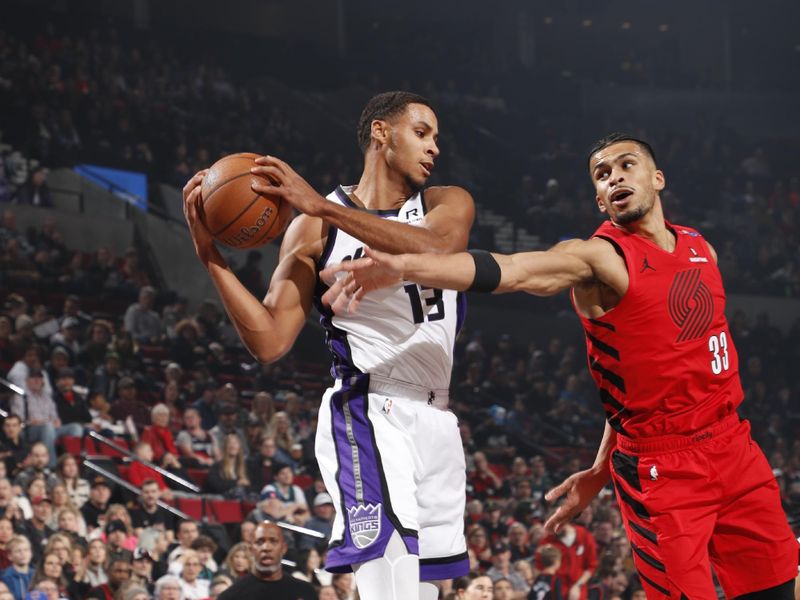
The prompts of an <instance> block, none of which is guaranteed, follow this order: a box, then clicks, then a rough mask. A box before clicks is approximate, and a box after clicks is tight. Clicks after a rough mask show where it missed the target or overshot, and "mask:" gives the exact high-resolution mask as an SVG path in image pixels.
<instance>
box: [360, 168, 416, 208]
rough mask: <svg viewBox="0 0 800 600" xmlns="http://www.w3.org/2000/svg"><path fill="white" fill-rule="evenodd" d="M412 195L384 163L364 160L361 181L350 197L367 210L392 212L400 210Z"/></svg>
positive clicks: (406, 184) (406, 183) (398, 175)
mask: <svg viewBox="0 0 800 600" xmlns="http://www.w3.org/2000/svg"><path fill="white" fill-rule="evenodd" d="M414 193H415V190H412V189H411V188H410V187H409V185H408V182H407V181H406V180H405V178H404V177H402V176H401V175H400V174H398V173H397V172H396V171H393V170H391V169H390V168H389V167H388V166H387V165H386V163H385V162H384V161H382V160H375V159H374V158H373V159H372V160H370V159H367V160H366V162H365V164H364V172H363V173H362V174H361V179H359V181H358V185H357V186H356V188H355V189H354V190H353V191H352V192H350V195H351V196H354V198H353V199H354V200H355V201H356V202H357V203H358V204H359V205H361V206H363V207H364V208H367V209H369V210H392V209H396V208H400V207H401V206H402V205H403V204H404V203H405V201H406V200H408V199H409V198H410V197H411V196H412V195H413V194H414Z"/></svg>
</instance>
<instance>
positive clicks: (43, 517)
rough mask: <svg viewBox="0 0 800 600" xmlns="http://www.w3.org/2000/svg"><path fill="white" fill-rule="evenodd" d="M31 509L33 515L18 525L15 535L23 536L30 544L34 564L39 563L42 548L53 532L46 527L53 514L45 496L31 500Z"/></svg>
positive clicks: (51, 506) (48, 499) (48, 500)
mask: <svg viewBox="0 0 800 600" xmlns="http://www.w3.org/2000/svg"><path fill="white" fill-rule="evenodd" d="M30 501H31V509H32V511H33V515H32V516H31V518H30V519H26V520H24V521H23V522H22V523H18V524H17V527H16V530H17V533H19V534H21V535H24V536H25V537H26V538H27V539H28V540H29V541H30V542H31V549H32V552H33V560H34V562H37V563H38V562H39V559H40V558H41V554H42V546H43V544H44V542H46V541H47V538H49V537H50V536H51V535H53V534H54V533H55V530H53V529H52V528H50V527H49V526H48V525H47V522H48V521H49V520H50V516H51V514H52V512H53V505H52V504H51V503H50V498H48V497H47V496H39V497H37V498H31V499H30Z"/></svg>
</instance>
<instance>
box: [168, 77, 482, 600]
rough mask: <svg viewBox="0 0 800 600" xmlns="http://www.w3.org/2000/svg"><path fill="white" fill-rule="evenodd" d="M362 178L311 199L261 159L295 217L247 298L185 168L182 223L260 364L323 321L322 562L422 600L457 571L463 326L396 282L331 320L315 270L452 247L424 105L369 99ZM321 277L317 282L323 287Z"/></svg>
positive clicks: (459, 192) (368, 590)
mask: <svg viewBox="0 0 800 600" xmlns="http://www.w3.org/2000/svg"><path fill="white" fill-rule="evenodd" d="M358 138H359V144H360V146H361V149H362V151H363V153H364V171H363V173H362V175H361V178H360V180H359V182H358V184H357V185H355V186H351V187H338V188H337V189H336V190H334V191H333V192H332V193H331V194H330V195H328V197H327V198H323V197H322V196H320V195H319V194H317V193H316V192H315V191H314V190H313V189H312V188H311V186H310V185H309V184H308V183H307V182H306V181H305V180H303V179H302V178H301V177H300V176H299V175H298V174H297V173H296V172H294V171H293V170H292V169H291V167H289V166H288V165H287V164H286V163H284V162H283V161H281V160H279V159H277V158H274V157H269V156H267V157H264V158H261V159H259V160H258V161H257V163H258V166H257V167H256V168H255V169H253V172H254V173H255V174H258V175H262V176H264V177H266V178H268V179H269V180H270V181H271V182H273V183H274V184H275V185H269V184H264V185H254V186H253V189H254V190H255V191H257V192H261V193H265V194H270V195H277V196H280V197H281V198H283V199H284V200H286V201H288V202H290V203H291V204H292V205H293V206H294V207H295V208H297V209H298V210H299V211H300V212H301V213H303V214H301V215H300V216H299V217H297V218H296V219H295V220H294V221H293V222H292V223H291V225H290V226H289V229H288V230H287V232H286V235H285V236H284V239H283V243H282V244H281V250H280V260H279V264H278V266H277V268H276V270H275V272H274V274H273V276H272V280H271V282H270V287H269V291H268V292H267V295H266V297H265V298H264V299H263V301H262V300H259V299H257V298H255V297H254V296H252V295H251V294H250V293H249V292H248V291H247V290H246V289H245V287H244V285H242V283H241V282H240V281H239V280H238V279H237V278H236V276H235V275H234V274H233V272H232V271H231V270H230V268H229V267H228V265H227V264H226V263H225V261H224V259H223V257H222V256H221V254H220V253H219V251H218V250H217V249H216V248H215V247H214V244H213V241H212V238H211V235H210V234H209V232H208V230H207V229H206V228H205V226H204V225H203V223H202V220H201V219H200V215H201V211H202V198H201V195H200V184H201V182H202V179H203V176H204V175H205V171H200V172H199V173H197V174H196V175H195V176H194V177H192V179H190V180H189V182H188V183H187V184H186V186H185V187H184V190H183V198H184V213H185V215H186V220H187V223H188V224H189V230H190V232H191V234H192V238H193V240H194V245H195V249H196V251H197V255H198V257H199V258H200V260H201V262H202V263H203V265H204V266H205V267H206V268H207V270H208V272H209V275H210V276H211V279H212V281H213V282H214V284H215V286H216V288H217V290H218V292H219V294H220V297H221V298H222V301H223V303H224V305H225V309H226V311H227V312H228V315H229V316H230V318H231V321H232V322H233V323H234V325H235V326H236V329H237V331H238V332H239V335H240V336H241V338H242V341H243V342H244V344H245V345H246V346H247V348H248V349H249V350H250V352H251V353H252V354H253V356H255V357H256V358H257V359H258V360H259V361H261V362H272V361H275V360H277V359H279V358H280V357H281V356H283V355H284V354H285V353H286V352H287V351H288V350H289V349H290V348H291V346H292V344H293V343H294V341H295V339H296V337H297V335H298V334H299V332H300V329H301V328H302V327H303V324H304V323H305V321H306V318H307V317H308V314H309V312H310V311H311V307H312V304H313V303H315V302H316V303H317V307H318V308H319V310H320V313H321V315H322V323H323V325H324V326H325V328H326V341H327V343H328V346H329V348H330V350H331V353H332V355H333V367H332V369H331V371H332V374H333V376H334V377H335V381H334V384H333V386H332V387H331V388H330V389H329V390H328V391H327V392H326V393H325V395H324V397H323V401H322V405H321V407H320V413H319V425H318V430H317V439H316V454H317V460H318V462H319V466H320V470H321V472H322V475H323V478H324V480H325V485H326V487H327V488H328V490H329V492H330V494H331V496H332V497H333V500H334V503H335V506H336V519H335V521H334V527H333V534H332V540H331V546H330V551H329V553H328V560H327V564H326V568H327V569H328V570H332V571H349V570H353V571H355V575H356V582H357V585H358V589H359V593H360V595H361V598H362V599H363V600H409V599H410V600H414V599H416V598H419V599H420V600H433V599H435V598H437V596H438V590H437V588H436V586H435V585H434V584H433V583H431V582H432V581H435V580H446V579H450V578H453V577H458V576H461V575H464V574H466V573H467V571H468V570H469V562H468V559H467V552H466V545H465V541H464V536H463V511H464V501H465V490H464V485H465V468H464V454H463V450H462V446H461V440H460V436H459V432H458V427H457V422H456V418H455V416H454V415H453V414H452V413H451V412H449V411H448V410H447V403H448V392H447V390H448V387H449V384H450V372H451V367H452V362H453V345H454V342H455V336H456V334H457V332H458V328H459V327H460V326H461V323H462V321H463V314H464V311H463V302H462V298H461V297H460V296H459V295H458V294H457V293H455V292H451V291H442V290H437V289H427V288H423V287H420V286H417V285H416V284H409V285H398V286H395V287H394V288H392V289H387V290H384V291H383V292H382V293H380V294H376V295H375V296H374V297H372V298H370V299H369V304H367V303H366V302H367V301H366V300H365V303H362V307H361V310H360V311H359V312H358V313H357V314H352V315H343V316H334V315H333V313H332V312H331V311H330V310H329V309H328V308H326V307H324V306H323V305H322V304H321V302H319V299H320V297H321V295H322V294H323V293H324V292H325V291H326V289H327V285H326V283H325V282H323V281H321V280H320V279H319V277H318V273H319V271H320V270H322V269H323V268H325V267H326V266H327V265H329V264H334V263H338V262H341V261H342V260H346V259H348V258H357V257H359V256H361V254H362V253H363V248H364V246H369V247H373V248H379V249H381V250H385V251H387V252H392V253H403V252H436V253H451V252H457V251H462V250H464V249H465V248H466V246H467V240H468V237H469V230H470V228H471V226H472V221H473V219H474V210H475V209H474V204H473V200H472V197H471V196H470V194H469V193H467V192H466V191H465V190H463V189H461V188H458V187H433V188H428V189H425V190H424V191H423V186H424V184H425V182H426V180H427V179H428V177H429V176H430V174H431V170H432V168H433V165H434V162H435V160H436V158H437V157H438V155H439V148H438V147H437V138H438V124H437V119H436V115H435V114H434V112H433V110H432V109H431V107H430V105H429V103H428V101H427V100H425V99H424V98H422V97H420V96H416V95H414V94H410V93H406V92H387V93H384V94H379V95H378V96H375V97H374V98H372V99H371V100H370V101H369V103H368V104H367V106H366V107H365V109H364V111H363V113H362V115H361V118H360V120H359V125H358ZM328 283H330V282H328Z"/></svg>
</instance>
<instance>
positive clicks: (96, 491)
mask: <svg viewBox="0 0 800 600" xmlns="http://www.w3.org/2000/svg"><path fill="white" fill-rule="evenodd" d="M110 498H111V487H110V486H109V484H108V481H107V480H106V478H105V477H100V476H97V477H95V478H94V479H93V480H92V482H91V486H90V488H89V500H88V501H87V502H86V503H85V504H84V505H83V506H81V515H83V520H84V521H85V522H86V527H87V528H88V529H89V530H90V531H91V530H92V529H94V528H95V527H98V525H99V522H98V517H99V516H100V515H105V513H106V510H108V501H109V499H110Z"/></svg>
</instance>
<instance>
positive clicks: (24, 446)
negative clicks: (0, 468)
mask: <svg viewBox="0 0 800 600" xmlns="http://www.w3.org/2000/svg"><path fill="white" fill-rule="evenodd" d="M30 450H31V448H30V446H29V445H28V443H27V442H26V441H25V438H24V437H23V435H22V419H21V418H20V417H18V416H17V415H8V416H7V417H6V418H5V420H4V421H3V431H2V435H0V458H2V460H3V462H4V463H5V465H6V474H7V476H8V477H12V478H13V477H15V476H16V475H17V474H18V473H20V472H21V471H22V470H23V469H24V468H25V459H26V458H28V454H29V453H30Z"/></svg>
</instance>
